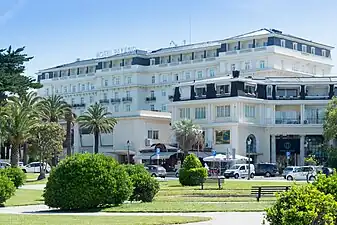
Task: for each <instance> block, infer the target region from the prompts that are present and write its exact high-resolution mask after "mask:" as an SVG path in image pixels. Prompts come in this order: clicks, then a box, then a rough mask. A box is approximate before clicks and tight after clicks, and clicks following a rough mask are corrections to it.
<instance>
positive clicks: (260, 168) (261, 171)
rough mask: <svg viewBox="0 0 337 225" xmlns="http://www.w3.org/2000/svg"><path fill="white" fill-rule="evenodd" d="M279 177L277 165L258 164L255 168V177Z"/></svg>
mask: <svg viewBox="0 0 337 225" xmlns="http://www.w3.org/2000/svg"><path fill="white" fill-rule="evenodd" d="M277 175H279V172H278V169H277V166H276V164H273V163H258V164H257V165H256V167H255V176H265V177H274V176H277Z"/></svg>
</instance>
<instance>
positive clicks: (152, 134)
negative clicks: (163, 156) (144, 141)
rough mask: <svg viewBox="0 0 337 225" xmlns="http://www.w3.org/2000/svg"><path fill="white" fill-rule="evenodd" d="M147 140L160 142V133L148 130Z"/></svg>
mask: <svg viewBox="0 0 337 225" xmlns="http://www.w3.org/2000/svg"><path fill="white" fill-rule="evenodd" d="M147 138H149V139H154V140H158V139H159V131H158V130H148V131H147Z"/></svg>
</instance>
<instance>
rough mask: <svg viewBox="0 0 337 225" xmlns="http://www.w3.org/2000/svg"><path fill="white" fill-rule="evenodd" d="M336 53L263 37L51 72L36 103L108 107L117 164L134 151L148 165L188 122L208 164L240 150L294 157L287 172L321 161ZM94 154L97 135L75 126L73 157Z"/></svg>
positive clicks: (271, 34) (276, 34)
mask: <svg viewBox="0 0 337 225" xmlns="http://www.w3.org/2000/svg"><path fill="white" fill-rule="evenodd" d="M332 49H333V48H332V47H331V46H327V45H324V44H320V43H316V42H312V41H309V40H305V39H302V38H298V37H295V36H292V35H286V34H283V33H282V32H281V31H278V30H273V29H271V30H270V29H261V30H258V31H254V32H250V33H247V34H243V35H239V36H235V37H231V38H227V39H223V40H218V41H210V42H204V43H198V44H192V45H184V46H177V47H171V48H163V49H158V50H156V51H152V52H145V51H140V50H136V51H134V52H131V53H124V54H119V55H114V56H111V57H105V58H98V59H91V60H82V61H81V60H78V61H76V62H73V63H69V64H66V65H61V66H57V67H53V68H50V69H45V70H42V71H40V72H39V73H38V78H39V81H40V82H41V83H42V84H43V85H44V87H43V89H41V90H39V94H40V95H42V96H48V95H51V94H59V95H61V96H63V97H64V99H65V100H66V101H67V102H69V103H70V104H72V105H73V108H74V111H75V113H76V114H78V115H80V114H82V113H83V112H84V111H85V110H86V108H87V107H88V106H89V105H90V104H93V103H94V102H100V103H102V104H103V105H105V106H106V108H107V110H108V111H110V112H112V114H113V116H114V117H116V118H117V119H118V124H117V126H116V129H115V131H114V133H113V134H102V136H101V139H100V142H101V143H100V149H99V151H100V152H104V153H106V154H112V155H114V156H115V157H116V158H118V159H119V160H121V161H125V155H126V152H127V148H128V147H129V149H130V150H131V153H132V154H135V155H136V159H143V160H145V159H149V157H150V156H151V155H152V154H153V151H154V150H153V148H151V147H150V146H151V144H154V143H164V144H168V143H172V140H173V138H172V132H171V128H170V123H171V122H175V121H177V120H180V119H183V118H190V119H192V120H193V121H194V122H195V123H198V124H200V125H201V127H202V129H203V130H204V131H205V142H206V143H205V144H206V148H205V149H204V150H203V151H204V152H203V154H204V155H208V154H210V150H211V149H215V150H216V151H217V152H223V153H225V152H226V151H227V149H235V150H236V153H237V154H240V155H246V153H247V151H250V152H251V155H252V156H253V158H254V160H255V162H258V161H271V162H276V161H280V162H281V161H282V160H285V155H286V153H285V152H289V154H290V159H289V160H290V162H291V163H293V164H303V161H304V157H305V156H306V155H307V154H315V155H316V156H317V157H324V155H322V154H321V151H320V150H321V143H322V118H323V117H322V116H323V112H324V107H325V106H326V104H327V103H328V101H329V99H331V97H332V96H333V95H335V94H337V91H335V87H336V88H337V78H334V77H330V76H329V75H328V74H330V71H331V68H332V66H333V65H332V61H331V50H332ZM336 90H337V89H336ZM171 115H172V116H171ZM128 140H129V141H130V145H127V141H128ZM92 146H93V137H92V135H90V134H88V133H87V132H85V131H80V130H79V129H78V126H76V127H75V129H74V151H75V152H84V151H88V152H91V151H92ZM167 147H168V146H167ZM167 151H168V152H166V153H161V156H160V157H161V158H163V159H166V158H172V157H176V156H174V155H175V153H176V149H175V148H167Z"/></svg>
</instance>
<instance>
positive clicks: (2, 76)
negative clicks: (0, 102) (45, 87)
mask: <svg viewBox="0 0 337 225" xmlns="http://www.w3.org/2000/svg"><path fill="white" fill-rule="evenodd" d="M24 50H25V47H22V48H18V49H16V50H13V49H12V47H11V46H9V48H7V49H6V48H5V49H0V99H4V98H6V92H9V93H13V94H19V95H24V94H25V93H26V92H27V91H28V90H29V89H31V88H33V89H36V88H41V87H42V85H41V84H40V83H38V82H35V79H33V78H31V77H28V76H24V75H22V74H23V72H24V71H25V65H24V64H25V63H26V62H29V61H30V60H31V59H32V58H33V57H29V56H27V54H25V53H24Z"/></svg>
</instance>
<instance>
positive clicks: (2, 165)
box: [0, 162, 11, 169]
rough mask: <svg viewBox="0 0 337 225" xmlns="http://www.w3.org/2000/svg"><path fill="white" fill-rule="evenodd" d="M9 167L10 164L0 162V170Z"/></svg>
mask: <svg viewBox="0 0 337 225" xmlns="http://www.w3.org/2000/svg"><path fill="white" fill-rule="evenodd" d="M10 166H11V164H10V163H8V162H0V168H1V169H5V168H7V167H10Z"/></svg>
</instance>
